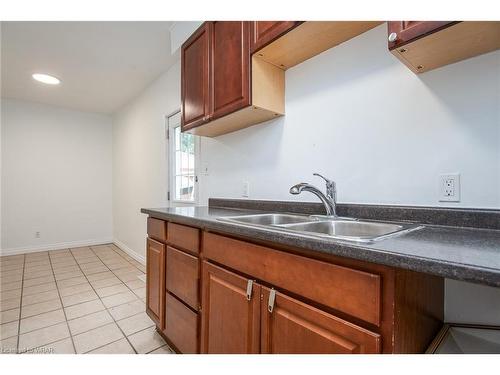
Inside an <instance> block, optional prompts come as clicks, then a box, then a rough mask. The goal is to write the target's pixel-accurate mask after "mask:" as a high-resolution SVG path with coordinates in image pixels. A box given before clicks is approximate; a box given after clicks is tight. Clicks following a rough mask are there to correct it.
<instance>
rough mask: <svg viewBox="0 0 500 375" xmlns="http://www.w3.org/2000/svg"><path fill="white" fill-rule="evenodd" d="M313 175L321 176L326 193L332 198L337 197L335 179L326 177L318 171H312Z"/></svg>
mask: <svg viewBox="0 0 500 375" xmlns="http://www.w3.org/2000/svg"><path fill="white" fill-rule="evenodd" d="M313 176H318V177H321V178H322V179H323V180H325V182H326V194H327V195H328V196H329V197H331V198H333V199H335V200H336V199H337V197H336V195H337V192H336V191H335V190H336V189H335V181H333V180H330V179H328V178H326V177H325V176H322V175H320V174H319V173H313Z"/></svg>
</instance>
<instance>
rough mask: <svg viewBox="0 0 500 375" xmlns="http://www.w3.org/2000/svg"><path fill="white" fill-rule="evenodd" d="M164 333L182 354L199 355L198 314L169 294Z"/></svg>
mask: <svg viewBox="0 0 500 375" xmlns="http://www.w3.org/2000/svg"><path fill="white" fill-rule="evenodd" d="M163 333H164V334H165V335H166V336H167V337H168V339H169V340H170V341H171V342H172V344H174V345H175V347H176V348H177V349H178V350H179V351H180V352H181V353H186V354H193V353H198V314H196V313H195V312H193V311H191V310H190V309H189V308H187V307H186V306H184V305H183V304H182V302H179V301H178V300H177V299H176V298H175V297H174V296H172V295H170V294H169V293H167V296H166V312H165V330H164V331H163Z"/></svg>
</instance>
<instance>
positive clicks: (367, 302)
mask: <svg viewBox="0 0 500 375" xmlns="http://www.w3.org/2000/svg"><path fill="white" fill-rule="evenodd" d="M203 235H204V237H203V253H204V256H205V257H206V258H209V259H212V260H214V261H216V262H218V263H221V264H224V265H226V266H228V267H230V268H232V269H235V270H238V271H240V272H243V273H245V274H247V275H251V276H252V277H255V278H257V279H260V280H263V281H266V282H268V283H270V284H272V285H275V286H276V287H278V288H282V289H285V290H288V291H290V292H292V293H295V294H298V295H300V296H303V297H305V298H307V299H310V300H312V301H315V302H317V303H320V304H322V305H324V306H327V307H330V308H332V309H335V310H338V311H341V312H344V313H346V314H348V315H351V316H353V317H356V318H359V319H362V320H364V321H366V322H368V323H372V324H375V325H377V326H380V321H381V316H380V315H381V313H380V310H381V277H380V275H377V274H373V273H368V272H364V271H359V270H356V269H352V268H348V267H343V266H339V265H336V264H332V263H327V262H323V261H319V260H315V259H310V258H307V257H303V256H299V255H295V254H290V253H286V252H283V251H278V250H274V249H270V248H267V247H264V246H259V245H255V244H251V243H248V242H244V241H239V240H235V239H232V238H228V237H224V236H220V235H217V234H213V233H205V232H204V234H203Z"/></svg>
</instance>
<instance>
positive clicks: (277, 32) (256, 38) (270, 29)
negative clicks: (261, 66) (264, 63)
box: [250, 21, 301, 53]
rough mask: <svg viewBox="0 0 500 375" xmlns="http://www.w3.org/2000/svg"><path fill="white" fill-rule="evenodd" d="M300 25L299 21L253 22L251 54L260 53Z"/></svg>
mask: <svg viewBox="0 0 500 375" xmlns="http://www.w3.org/2000/svg"><path fill="white" fill-rule="evenodd" d="M300 23H301V22H299V21H252V22H251V29H250V35H251V41H250V46H251V48H250V49H251V52H252V53H254V52H256V51H258V50H259V49H261V48H262V47H264V46H265V45H266V44H268V43H270V42H272V41H273V40H274V39H277V38H278V37H280V36H281V35H283V34H285V33H287V32H288V31H290V30H291V29H293V28H294V27H295V26H298V25H299V24H300Z"/></svg>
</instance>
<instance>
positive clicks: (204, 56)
mask: <svg viewBox="0 0 500 375" xmlns="http://www.w3.org/2000/svg"><path fill="white" fill-rule="evenodd" d="M211 27H212V24H211V23H210V22H205V23H204V24H203V25H202V26H201V27H200V28H199V29H198V30H197V31H196V32H195V33H194V34H193V35H191V37H190V38H189V39H188V40H187V41H186V42H185V43H184V44H183V46H182V50H181V77H182V78H181V97H182V129H183V130H187V129H190V128H193V127H196V126H199V125H202V124H204V123H206V122H207V121H208V120H209V119H210V115H211V102H210V88H211V78H210V75H211V72H210V53H211V49H210V42H211V38H210V34H211Z"/></svg>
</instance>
